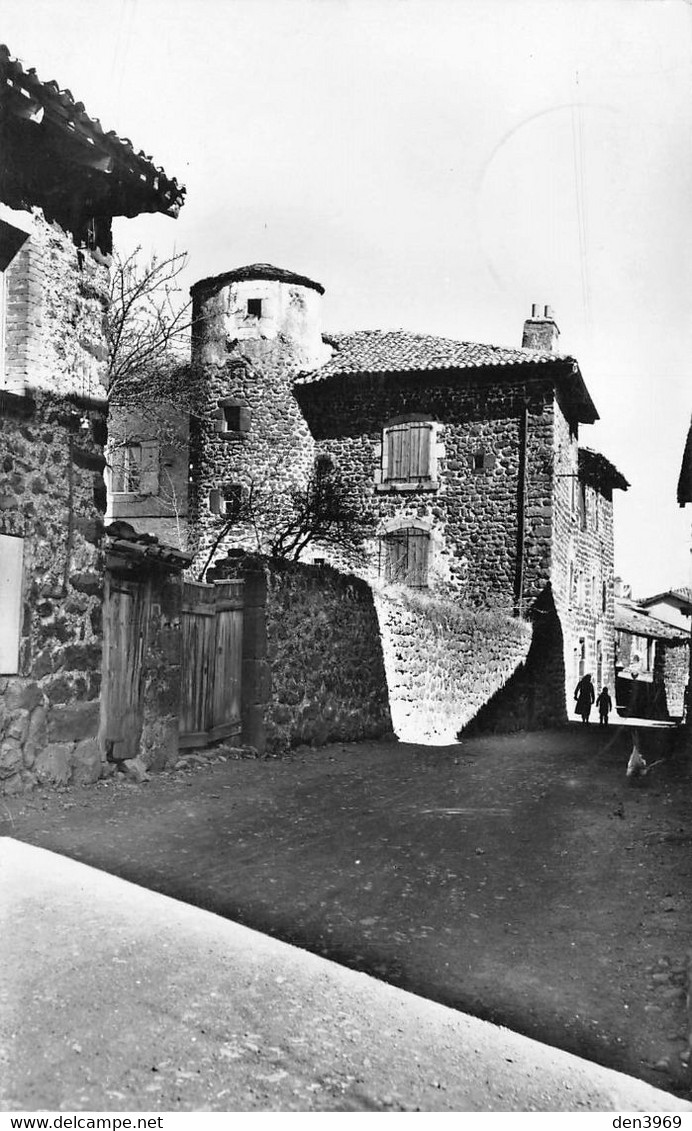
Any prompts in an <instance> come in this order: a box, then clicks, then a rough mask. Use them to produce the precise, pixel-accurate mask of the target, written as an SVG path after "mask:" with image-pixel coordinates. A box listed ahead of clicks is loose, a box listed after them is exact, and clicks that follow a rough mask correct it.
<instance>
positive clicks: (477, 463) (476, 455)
mask: <svg viewBox="0 0 692 1131" xmlns="http://www.w3.org/2000/svg"><path fill="white" fill-rule="evenodd" d="M469 462H470V464H471V470H472V471H476V472H478V471H492V469H493V467H494V466H495V456H494V455H493V453H492V452H486V451H484V450H483V449H482V448H478V449H477V450H476V451H475V452H472V453H471V458H470V461H469Z"/></svg>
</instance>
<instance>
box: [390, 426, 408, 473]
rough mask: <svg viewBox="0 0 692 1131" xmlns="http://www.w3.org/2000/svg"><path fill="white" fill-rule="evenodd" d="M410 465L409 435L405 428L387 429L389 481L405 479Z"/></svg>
mask: <svg viewBox="0 0 692 1131" xmlns="http://www.w3.org/2000/svg"><path fill="white" fill-rule="evenodd" d="M407 463H408V435H407V433H406V431H405V429H403V428H388V429H387V463H386V468H387V475H386V478H387V479H392V480H397V479H403V478H405V476H404V467H405V466H406V465H407Z"/></svg>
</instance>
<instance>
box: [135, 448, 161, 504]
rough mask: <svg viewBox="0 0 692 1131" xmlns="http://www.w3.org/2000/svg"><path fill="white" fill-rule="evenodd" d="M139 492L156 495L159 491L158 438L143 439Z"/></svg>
mask: <svg viewBox="0 0 692 1131" xmlns="http://www.w3.org/2000/svg"><path fill="white" fill-rule="evenodd" d="M139 493H140V494H141V495H158V493H159V443H158V440H145V441H144V443H143V444H142V446H141V461H140V470H139Z"/></svg>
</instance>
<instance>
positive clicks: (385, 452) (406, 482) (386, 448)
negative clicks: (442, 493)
mask: <svg viewBox="0 0 692 1131" xmlns="http://www.w3.org/2000/svg"><path fill="white" fill-rule="evenodd" d="M439 430H440V425H439V423H438V422H437V421H434V420H431V419H430V417H421V416H415V417H395V418H394V419H392V420H389V421H387V423H386V424H384V425H383V427H382V433H381V440H380V466H379V469H378V471H377V475H376V490H378V491H435V490H437V487H438V486H439V481H438V459H437V457H438V451H437V447H438V435H439ZM416 432H418V433H423V432H425V434H426V437H427V438H426V443H425V448H426V449H427V450H426V452H425V455H424V456H423V455H422V454H421V447H422V445H421V444H420V442H419V444H418V451H417V455H416V456H415V457H414V456H413V451H412V446H411V443H410V439H411V436H412V435H413V434H414V433H416ZM397 433H398V434H400V435H402V436H404V435H405V436H406V437H407V438H408V439H407V446H408V451H407V452H406V453H405V454H403V448H404V447H405V446H406V444H402V445H401V447H402V451H400V452H399V454H398V457H397V455H396V453H395V452H394V447H395V444H394V437H395V435H396V434H397ZM397 458H398V460H399V462H400V467H399V468H398V469H397V473H396V474H395V473H394V470H395V466H396V460H397ZM404 459H406V460H408V468H407V470H406V471H405V473H402V468H401V463H402V462H403V460H404ZM423 459H424V460H425V470H424V471H423V473H422V474H420V473H419V474H413V472H414V471H415V470H416V468H417V470H418V472H421V471H422V470H423ZM415 460H417V461H418V462H417V463H416V462H415Z"/></svg>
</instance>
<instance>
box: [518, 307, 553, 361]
mask: <svg viewBox="0 0 692 1131" xmlns="http://www.w3.org/2000/svg"><path fill="white" fill-rule="evenodd" d="M559 339H560V331H559V330H558V328H557V322H556V321H555V315H554V314H553V311H552V309H551V307H549V306H544V307H543V313H542V314H541V308H540V306H538V305H537V304H536V303H534V304H533V306H532V307H531V317H530V318H527V319H526V322H525V323H524V334H523V337H522V339H521V346H522V349H525V350H550V351H551V352H552V353H556V352H557V345H558V341H559Z"/></svg>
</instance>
